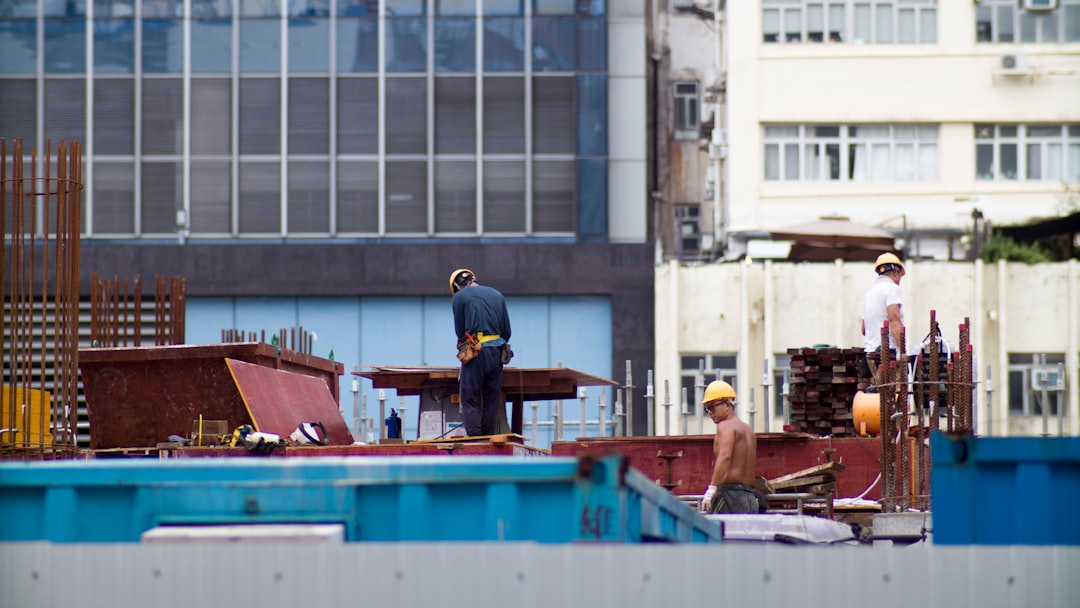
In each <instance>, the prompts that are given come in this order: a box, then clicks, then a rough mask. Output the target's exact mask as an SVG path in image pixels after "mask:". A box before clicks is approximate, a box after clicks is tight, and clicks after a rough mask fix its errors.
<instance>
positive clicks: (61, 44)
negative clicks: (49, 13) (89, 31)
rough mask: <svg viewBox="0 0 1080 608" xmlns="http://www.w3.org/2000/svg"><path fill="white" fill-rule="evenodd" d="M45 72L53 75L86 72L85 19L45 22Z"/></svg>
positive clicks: (47, 20)
mask: <svg viewBox="0 0 1080 608" xmlns="http://www.w3.org/2000/svg"><path fill="white" fill-rule="evenodd" d="M45 71H46V72H50V73H54V74H73V73H81V72H85V71H86V19H84V18H81V17H80V18H75V19H46V20H45Z"/></svg>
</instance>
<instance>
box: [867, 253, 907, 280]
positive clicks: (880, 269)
mask: <svg viewBox="0 0 1080 608" xmlns="http://www.w3.org/2000/svg"><path fill="white" fill-rule="evenodd" d="M893 270H899V271H900V276H903V275H904V274H905V273H904V263H903V262H901V261H900V258H898V257H896V255H895V254H892V253H883V254H881V255H879V256H878V258H877V261H876V262H874V272H877V273H878V274H884V273H886V272H891V271H893Z"/></svg>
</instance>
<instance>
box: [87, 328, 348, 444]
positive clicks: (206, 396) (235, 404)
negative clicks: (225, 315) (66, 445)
mask: <svg viewBox="0 0 1080 608" xmlns="http://www.w3.org/2000/svg"><path fill="white" fill-rule="evenodd" d="M226 357H228V358H231V359H237V360H239V361H244V362H247V363H253V364H255V365H260V366H263V367H268V368H274V369H282V370H285V371H291V372H296V373H300V374H304V375H307V376H313V377H316V378H320V379H322V380H323V381H324V382H325V383H326V385H327V387H328V388H329V390H330V393H331V394H332V395H334V400H335V402H337V401H338V378H339V376H341V375H342V374H343V373H344V372H345V369H344V365H342V364H341V363H338V362H335V361H330V360H328V359H321V358H319V357H313V356H311V355H305V354H302V353H298V352H295V351H290V350H282V351H281V352H280V356H278V353H277V351H276V350H275V348H274V347H273V346H271V345H269V344H262V343H255V342H241V343H235V344H203V345H177V346H154V347H130V348H127V347H125V348H94V349H85V350H80V351H79V368H80V369H81V371H82V381H83V389H84V392H85V395H86V409H87V413H88V414H89V418H90V448H91V449H95V450H100V449H110V448H131V447H154V446H156V445H157V444H158V443H159V442H163V441H165V440H166V439H167V438H168V437H169V435H180V436H184V437H186V436H188V434H189V433H190V432H191V424H192V421H194V420H197V419H198V418H199V415H200V414H201V415H202V416H203V419H204V420H225V421H226V422H227V423H228V427H229V429H230V430H231V429H233V428H235V427H237V426H239V425H241V424H251V418H250V416H248V413H247V409H246V408H245V407H244V402H243V400H242V399H241V397H240V392H239V391H238V390H237V388H236V384H235V383H234V382H233V379H232V375H231V374H230V373H229V369H228V367H227V366H226V365H225V358H226Z"/></svg>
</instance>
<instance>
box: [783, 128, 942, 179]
mask: <svg viewBox="0 0 1080 608" xmlns="http://www.w3.org/2000/svg"><path fill="white" fill-rule="evenodd" d="M937 140H938V128H937V125H799V126H794V125H766V126H765V136H764V141H765V157H764V166H765V179H766V180H769V181H797V180H803V181H933V180H936V179H937V177H938V174H937V166H938V149H937Z"/></svg>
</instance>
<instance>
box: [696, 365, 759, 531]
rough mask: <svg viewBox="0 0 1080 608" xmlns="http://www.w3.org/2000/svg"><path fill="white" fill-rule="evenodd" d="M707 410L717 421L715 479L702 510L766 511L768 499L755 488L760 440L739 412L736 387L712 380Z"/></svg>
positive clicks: (707, 393)
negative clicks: (740, 417)
mask: <svg viewBox="0 0 1080 608" xmlns="http://www.w3.org/2000/svg"><path fill="white" fill-rule="evenodd" d="M701 404H702V405H704V406H705V412H706V413H708V414H709V417H710V418H712V421H713V422H714V423H715V424H716V436H715V437H714V438H713V454H714V455H715V456H716V462H715V464H714V465H713V472H712V478H711V481H710V482H709V488H708V489H707V490H706V491H705V496H704V497H702V499H701V510H702V511H704V512H705V513H763V512H764V511H765V498H764V497H763V496H761V495H760V494H758V492H757V491H755V490H754V463H755V461H756V460H757V439H756V438H755V437H754V429H752V428H750V425H749V424H746V423H745V422H743V421H742V420H739V418H738V416H736V415H735V389H733V388H731V385H730V384H728V383H727V382H724V381H723V380H716V381H715V382H711V383H710V384H709V386H708V387H706V388H705V398H704V399H702V400H701Z"/></svg>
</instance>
